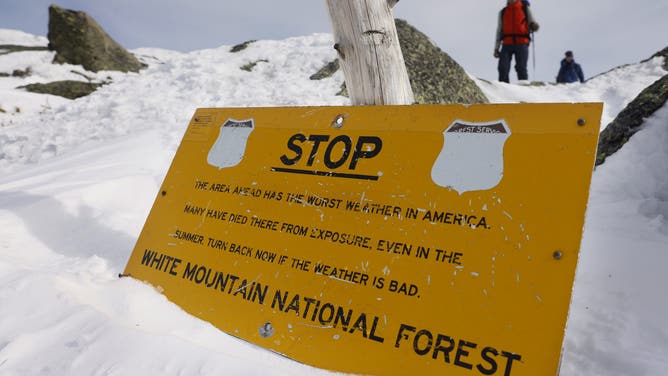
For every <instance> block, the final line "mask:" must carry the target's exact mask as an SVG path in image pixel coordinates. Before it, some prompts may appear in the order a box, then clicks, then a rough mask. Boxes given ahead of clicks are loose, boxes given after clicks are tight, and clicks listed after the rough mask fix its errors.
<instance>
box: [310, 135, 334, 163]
mask: <svg viewBox="0 0 668 376" xmlns="http://www.w3.org/2000/svg"><path fill="white" fill-rule="evenodd" d="M308 140H309V141H313V149H311V154H310V155H309V156H308V162H306V165H307V166H313V162H314V161H315V155H316V154H317V153H318V148H319V147H320V143H321V142H323V141H327V140H329V136H327V135H319V134H312V135H310V136H308Z"/></svg>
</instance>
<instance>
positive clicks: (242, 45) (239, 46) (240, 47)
mask: <svg viewBox="0 0 668 376" xmlns="http://www.w3.org/2000/svg"><path fill="white" fill-rule="evenodd" d="M255 42H257V40H255V39H253V40H247V41H245V42H243V43H239V44H237V45H236V46H233V47H232V48H231V49H230V52H232V53H236V52H239V51H243V50H245V49H246V48H248V46H249V45H250V44H251V43H255Z"/></svg>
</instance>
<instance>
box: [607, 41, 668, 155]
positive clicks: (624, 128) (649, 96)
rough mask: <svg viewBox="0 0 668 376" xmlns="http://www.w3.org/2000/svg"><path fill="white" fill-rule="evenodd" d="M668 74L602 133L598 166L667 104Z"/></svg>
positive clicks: (639, 97) (620, 114) (650, 87)
mask: <svg viewBox="0 0 668 376" xmlns="http://www.w3.org/2000/svg"><path fill="white" fill-rule="evenodd" d="M664 51H665V50H664ZM667 100H668V74H667V75H665V76H663V77H661V78H660V79H658V80H657V81H656V82H654V83H653V84H652V85H650V86H648V87H647V88H646V89H645V90H643V91H642V92H641V93H640V94H638V96H637V97H636V98H635V99H634V100H633V101H631V103H629V105H628V106H626V108H625V109H624V110H622V112H620V113H619V115H617V117H616V118H615V120H613V121H612V123H610V124H609V125H608V126H607V127H606V128H605V129H604V130H603V132H601V135H600V140H599V143H598V153H597V154H596V164H597V165H599V164H601V163H603V162H605V159H606V158H607V157H609V156H610V155H612V154H614V153H615V152H616V151H617V150H619V149H620V148H621V147H622V146H624V144H625V143H626V142H627V141H628V140H629V139H630V138H631V137H632V136H633V134H635V133H636V132H637V131H638V130H640V126H641V125H642V124H643V122H644V120H645V119H646V118H648V117H650V116H651V115H652V114H653V113H654V112H655V111H656V110H658V109H660V108H661V107H663V106H664V105H665V104H666V101H667Z"/></svg>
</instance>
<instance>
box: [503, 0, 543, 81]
mask: <svg viewBox="0 0 668 376" xmlns="http://www.w3.org/2000/svg"><path fill="white" fill-rule="evenodd" d="M538 28H539V26H538V23H537V22H536V20H535V19H534V17H533V13H532V12H531V7H530V5H529V2H528V1H526V0H508V4H507V5H506V6H505V7H504V8H503V9H501V12H499V23H498V26H497V28H496V44H495V46H494V57H495V58H497V59H499V67H498V68H499V81H502V82H510V77H509V75H510V64H511V61H512V59H513V55H514V56H515V71H517V79H518V80H528V79H529V72H528V70H527V62H528V61H529V43H531V35H530V33H532V32H534V31H538ZM499 48H500V50H499Z"/></svg>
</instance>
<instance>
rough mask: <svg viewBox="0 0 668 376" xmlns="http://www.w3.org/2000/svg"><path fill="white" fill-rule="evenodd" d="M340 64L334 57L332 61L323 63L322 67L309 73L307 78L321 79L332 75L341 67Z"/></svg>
mask: <svg viewBox="0 0 668 376" xmlns="http://www.w3.org/2000/svg"><path fill="white" fill-rule="evenodd" d="M340 65H341V64H340V63H339V59H335V60H333V61H330V62H329V63H327V64H325V66H324V67H322V68H320V69H319V70H318V71H317V72H315V73H314V74H312V75H311V77H309V79H311V80H322V79H325V78H329V77H332V76H333V75H334V73H336V71H338V70H339V68H341V66H340Z"/></svg>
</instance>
